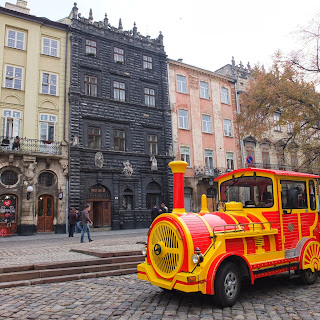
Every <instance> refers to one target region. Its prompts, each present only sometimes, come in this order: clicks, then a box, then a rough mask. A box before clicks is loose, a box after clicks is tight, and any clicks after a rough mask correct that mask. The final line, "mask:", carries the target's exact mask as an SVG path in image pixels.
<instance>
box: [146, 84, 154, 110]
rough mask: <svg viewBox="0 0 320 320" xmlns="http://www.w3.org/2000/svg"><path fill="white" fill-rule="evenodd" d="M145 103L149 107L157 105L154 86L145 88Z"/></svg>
mask: <svg viewBox="0 0 320 320" xmlns="http://www.w3.org/2000/svg"><path fill="white" fill-rule="evenodd" d="M144 104H145V105H146V106H149V107H155V106H156V90H154V89H153V88H148V87H145V88H144Z"/></svg>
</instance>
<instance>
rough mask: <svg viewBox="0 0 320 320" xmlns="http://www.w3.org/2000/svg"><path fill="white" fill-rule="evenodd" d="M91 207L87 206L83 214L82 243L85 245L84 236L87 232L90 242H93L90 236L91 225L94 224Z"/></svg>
mask: <svg viewBox="0 0 320 320" xmlns="http://www.w3.org/2000/svg"><path fill="white" fill-rule="evenodd" d="M89 211H90V206H89V205H88V204H87V205H86V208H85V209H84V210H83V211H82V213H81V222H82V233H81V239H80V242H81V243H83V237H84V234H85V233H86V232H87V234H88V240H89V242H91V241H93V240H92V239H91V236H90V227H89V223H92V221H91V219H90V217H89Z"/></svg>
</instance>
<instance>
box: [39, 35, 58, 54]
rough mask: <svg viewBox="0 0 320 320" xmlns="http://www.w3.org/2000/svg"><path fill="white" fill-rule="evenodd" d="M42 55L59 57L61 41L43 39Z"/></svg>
mask: <svg viewBox="0 0 320 320" xmlns="http://www.w3.org/2000/svg"><path fill="white" fill-rule="evenodd" d="M42 54H45V55H48V56H52V57H58V56H59V41H58V40H55V39H49V38H42Z"/></svg>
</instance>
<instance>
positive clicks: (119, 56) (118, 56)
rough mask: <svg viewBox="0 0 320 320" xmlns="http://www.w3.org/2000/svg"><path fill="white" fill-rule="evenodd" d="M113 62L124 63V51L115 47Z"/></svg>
mask: <svg viewBox="0 0 320 320" xmlns="http://www.w3.org/2000/svg"><path fill="white" fill-rule="evenodd" d="M113 60H114V62H118V63H124V49H122V48H119V47H113Z"/></svg>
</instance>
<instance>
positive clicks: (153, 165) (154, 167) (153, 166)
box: [150, 156, 158, 170]
mask: <svg viewBox="0 0 320 320" xmlns="http://www.w3.org/2000/svg"><path fill="white" fill-rule="evenodd" d="M150 161H151V170H158V162H157V159H156V157H155V156H151V157H150Z"/></svg>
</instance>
